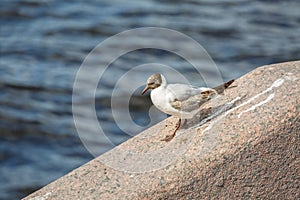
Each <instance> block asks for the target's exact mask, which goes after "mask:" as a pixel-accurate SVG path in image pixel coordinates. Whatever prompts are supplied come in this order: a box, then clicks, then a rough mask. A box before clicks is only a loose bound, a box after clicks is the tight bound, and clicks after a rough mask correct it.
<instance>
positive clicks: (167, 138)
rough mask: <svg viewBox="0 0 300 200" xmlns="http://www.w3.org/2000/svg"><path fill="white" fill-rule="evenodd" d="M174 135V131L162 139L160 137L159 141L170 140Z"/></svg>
mask: <svg viewBox="0 0 300 200" xmlns="http://www.w3.org/2000/svg"><path fill="white" fill-rule="evenodd" d="M174 137H175V133H173V134H172V135H167V136H166V137H165V138H164V139H162V140H161V141H165V142H170V141H171V140H172V139H173V138H174Z"/></svg>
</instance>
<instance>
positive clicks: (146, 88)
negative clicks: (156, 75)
mask: <svg viewBox="0 0 300 200" xmlns="http://www.w3.org/2000/svg"><path fill="white" fill-rule="evenodd" d="M149 89H150V87H149V86H148V85H146V87H145V89H144V90H143V92H142V95H143V94H145V93H146V92H147V90H149Z"/></svg>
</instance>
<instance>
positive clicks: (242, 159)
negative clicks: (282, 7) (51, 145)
mask: <svg viewBox="0 0 300 200" xmlns="http://www.w3.org/2000/svg"><path fill="white" fill-rule="evenodd" d="M233 85H234V86H236V87H232V88H230V89H229V90H227V91H225V94H224V95H223V96H220V97H219V98H218V99H216V100H215V101H214V102H213V103H210V104H207V105H205V106H204V108H203V110H202V111H201V112H200V113H199V115H197V116H195V117H194V119H192V120H189V121H187V122H186V123H185V124H184V126H183V127H182V128H181V129H180V131H179V132H178V135H177V136H176V137H175V138H174V139H173V140H172V141H171V142H169V143H166V142H162V141H160V140H161V139H162V138H164V137H165V136H166V135H167V134H170V133H171V132H172V130H173V129H174V126H175V123H176V121H177V119H175V118H173V117H170V118H168V119H166V120H165V121H163V122H161V123H159V124H157V125H155V126H153V127H151V128H150V129H148V130H146V131H144V132H143V133H141V134H139V135H138V136H136V137H134V138H132V139H130V140H128V141H127V142H125V143H123V144H122V145H120V146H118V147H116V148H114V149H113V150H111V151H109V152H107V153H106V154H104V155H102V156H100V157H98V158H96V159H94V160H92V161H90V162H89V163H87V164H85V165H83V166H81V167H80V168H78V169H76V170H74V171H72V172H71V173H69V174H67V175H65V176H64V177H62V178H60V179H58V180H56V181H55V182H53V183H51V184H49V185H48V186H46V187H44V188H42V189H41V190H39V191H37V192H35V193H33V194H31V195H30V196H28V197H26V198H25V199H27V200H29V199H300V192H299V191H300V188H299V187H300V149H299V143H300V115H299V113H300V61H296V62H288V63H281V64H274V65H269V66H263V67H260V68H257V69H256V70H254V71H252V72H250V73H248V74H246V75H245V76H243V77H241V78H240V79H238V80H236V82H235V83H234V84H233Z"/></svg>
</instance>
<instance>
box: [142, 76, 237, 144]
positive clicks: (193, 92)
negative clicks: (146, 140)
mask: <svg viewBox="0 0 300 200" xmlns="http://www.w3.org/2000/svg"><path fill="white" fill-rule="evenodd" d="M233 82H234V80H230V81H228V82H226V83H223V84H221V85H219V86H217V87H215V88H207V87H193V86H191V85H186V84H168V83H167V81H166V78H165V77H164V76H163V75H162V74H153V75H151V76H150V77H149V78H148V80H147V84H146V87H145V89H144V90H143V91H142V95H143V94H145V93H146V92H147V91H148V90H152V91H151V94H150V97H151V100H152V103H153V104H154V106H155V107H156V108H158V109H159V110H160V111H162V112H164V113H166V114H169V115H172V116H175V117H177V118H179V120H178V123H177V125H176V128H175V131H174V132H173V134H171V135H168V136H166V138H164V139H162V140H161V141H165V142H169V141H171V140H172V139H173V138H174V136H175V135H176V132H177V130H178V129H179V128H180V125H181V119H189V118H192V117H193V116H194V115H195V114H196V113H197V112H198V111H199V108H200V106H201V105H202V104H204V103H205V102H208V101H209V100H211V99H212V98H213V97H215V96H217V95H218V94H222V93H223V92H224V90H225V89H226V88H228V87H229V86H230V85H231V84H232V83H233Z"/></svg>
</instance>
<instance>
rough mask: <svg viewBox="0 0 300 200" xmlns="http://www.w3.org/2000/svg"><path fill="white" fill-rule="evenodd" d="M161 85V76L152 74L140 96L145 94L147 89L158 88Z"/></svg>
mask: <svg viewBox="0 0 300 200" xmlns="http://www.w3.org/2000/svg"><path fill="white" fill-rule="evenodd" d="M161 84H162V75H161V74H153V75H151V76H150V77H149V78H148V80H147V85H146V87H145V89H144V90H143V92H142V95H143V94H145V93H146V92H147V91H148V90H149V89H155V88H158V87H159V86H160V85H161Z"/></svg>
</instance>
